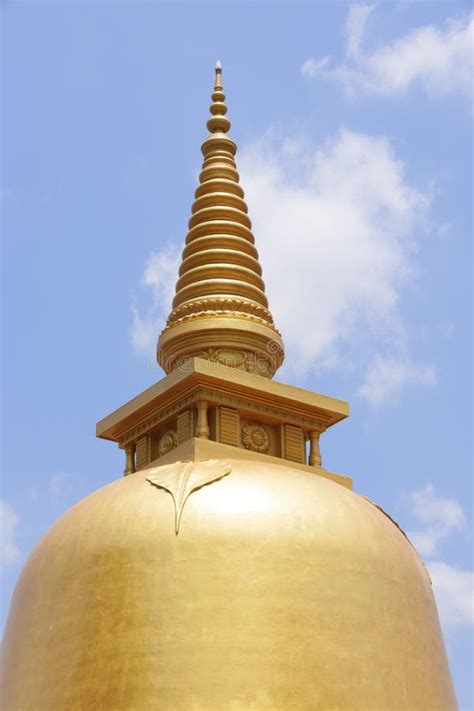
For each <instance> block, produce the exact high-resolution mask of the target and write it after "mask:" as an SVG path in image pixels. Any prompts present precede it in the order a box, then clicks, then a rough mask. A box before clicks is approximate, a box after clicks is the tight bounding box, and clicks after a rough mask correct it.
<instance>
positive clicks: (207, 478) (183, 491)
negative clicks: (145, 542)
mask: <svg viewBox="0 0 474 711" xmlns="http://www.w3.org/2000/svg"><path fill="white" fill-rule="evenodd" d="M231 469H232V467H231V465H230V464H229V463H228V462H225V461H223V460H221V459H205V460H203V461H200V462H190V461H184V462H175V463H174V464H168V465H166V464H165V465H164V466H161V467H153V468H152V469H150V473H149V475H148V476H147V481H148V482H150V484H152V485H153V486H157V487H159V488H161V489H165V490H166V491H168V492H169V493H170V494H171V496H172V497H173V502H174V512H175V533H176V535H178V533H179V527H180V523H181V517H182V514H183V508H184V504H185V503H186V501H187V500H188V498H189V496H190V495H191V494H192V493H193V491H197V490H198V489H201V488H202V487H203V486H206V485H207V484H212V483H213V482H215V481H218V480H219V479H222V478H223V477H225V476H226V475H227V474H229V473H230V471H231Z"/></svg>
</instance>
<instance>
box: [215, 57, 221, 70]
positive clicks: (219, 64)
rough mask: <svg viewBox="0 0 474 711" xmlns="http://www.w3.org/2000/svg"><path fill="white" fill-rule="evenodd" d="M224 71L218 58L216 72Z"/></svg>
mask: <svg viewBox="0 0 474 711" xmlns="http://www.w3.org/2000/svg"><path fill="white" fill-rule="evenodd" d="M221 71H222V64H221V63H220V60H219V59H218V60H217V62H216V72H221Z"/></svg>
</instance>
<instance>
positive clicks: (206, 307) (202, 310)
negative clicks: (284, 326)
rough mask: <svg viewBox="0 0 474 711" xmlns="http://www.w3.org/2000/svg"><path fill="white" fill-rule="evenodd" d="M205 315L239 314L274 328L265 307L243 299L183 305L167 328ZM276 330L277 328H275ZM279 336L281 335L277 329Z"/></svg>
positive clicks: (203, 300) (169, 320)
mask: <svg viewBox="0 0 474 711" xmlns="http://www.w3.org/2000/svg"><path fill="white" fill-rule="evenodd" d="M204 314H206V315H209V314H212V315H217V314H238V315H239V316H246V317H247V318H251V319H252V318H253V319H254V320H256V321H262V322H263V323H266V324H267V325H268V324H271V325H272V326H273V327H274V323H273V316H272V315H271V313H270V311H269V310H268V309H266V308H265V307H264V306H262V305H260V304H257V303H256V302H252V301H244V300H243V299H224V298H222V299H200V300H199V301H192V302H191V303H188V304H183V305H182V306H178V308H176V309H174V310H173V311H172V312H171V313H170V315H169V317H168V321H167V324H166V325H167V326H170V325H171V324H173V323H178V322H181V321H189V320H190V319H195V318H200V317H201V316H203V315H204ZM274 328H275V327H274ZM275 331H276V332H277V333H278V335H281V334H280V333H279V331H277V329H276V328H275Z"/></svg>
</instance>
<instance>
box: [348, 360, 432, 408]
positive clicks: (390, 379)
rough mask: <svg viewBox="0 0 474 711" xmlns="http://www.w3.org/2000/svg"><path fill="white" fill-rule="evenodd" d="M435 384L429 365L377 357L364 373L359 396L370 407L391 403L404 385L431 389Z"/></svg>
mask: <svg viewBox="0 0 474 711" xmlns="http://www.w3.org/2000/svg"><path fill="white" fill-rule="evenodd" d="M436 383H437V378H436V371H435V369H434V367H433V366H431V365H417V364H416V363H412V362H410V361H408V360H406V359H404V358H402V359H400V358H392V357H386V358H385V357H381V356H377V357H376V358H375V359H374V361H373V363H372V364H371V365H370V366H369V368H368V370H367V372H366V373H365V376H364V381H363V383H362V385H361V387H360V388H359V395H361V396H362V397H363V398H365V399H366V400H367V401H368V402H370V403H371V404H372V405H383V404H385V403H387V402H391V401H392V400H393V398H394V397H395V396H396V395H397V394H398V392H399V391H400V389H401V388H402V387H403V386H405V385H422V386H425V387H433V386H434V385H436Z"/></svg>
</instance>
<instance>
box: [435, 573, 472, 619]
mask: <svg viewBox="0 0 474 711" xmlns="http://www.w3.org/2000/svg"><path fill="white" fill-rule="evenodd" d="M428 569H429V571H430V575H431V579H432V582H433V590H434V593H435V597H436V602H437V606H438V612H439V616H440V618H441V622H442V624H443V626H444V627H452V626H455V625H466V624H468V625H469V624H470V625H472V624H474V573H473V571H472V570H462V569H460V568H455V567H453V566H451V565H448V564H447V563H443V562H442V561H431V562H430V563H428Z"/></svg>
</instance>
